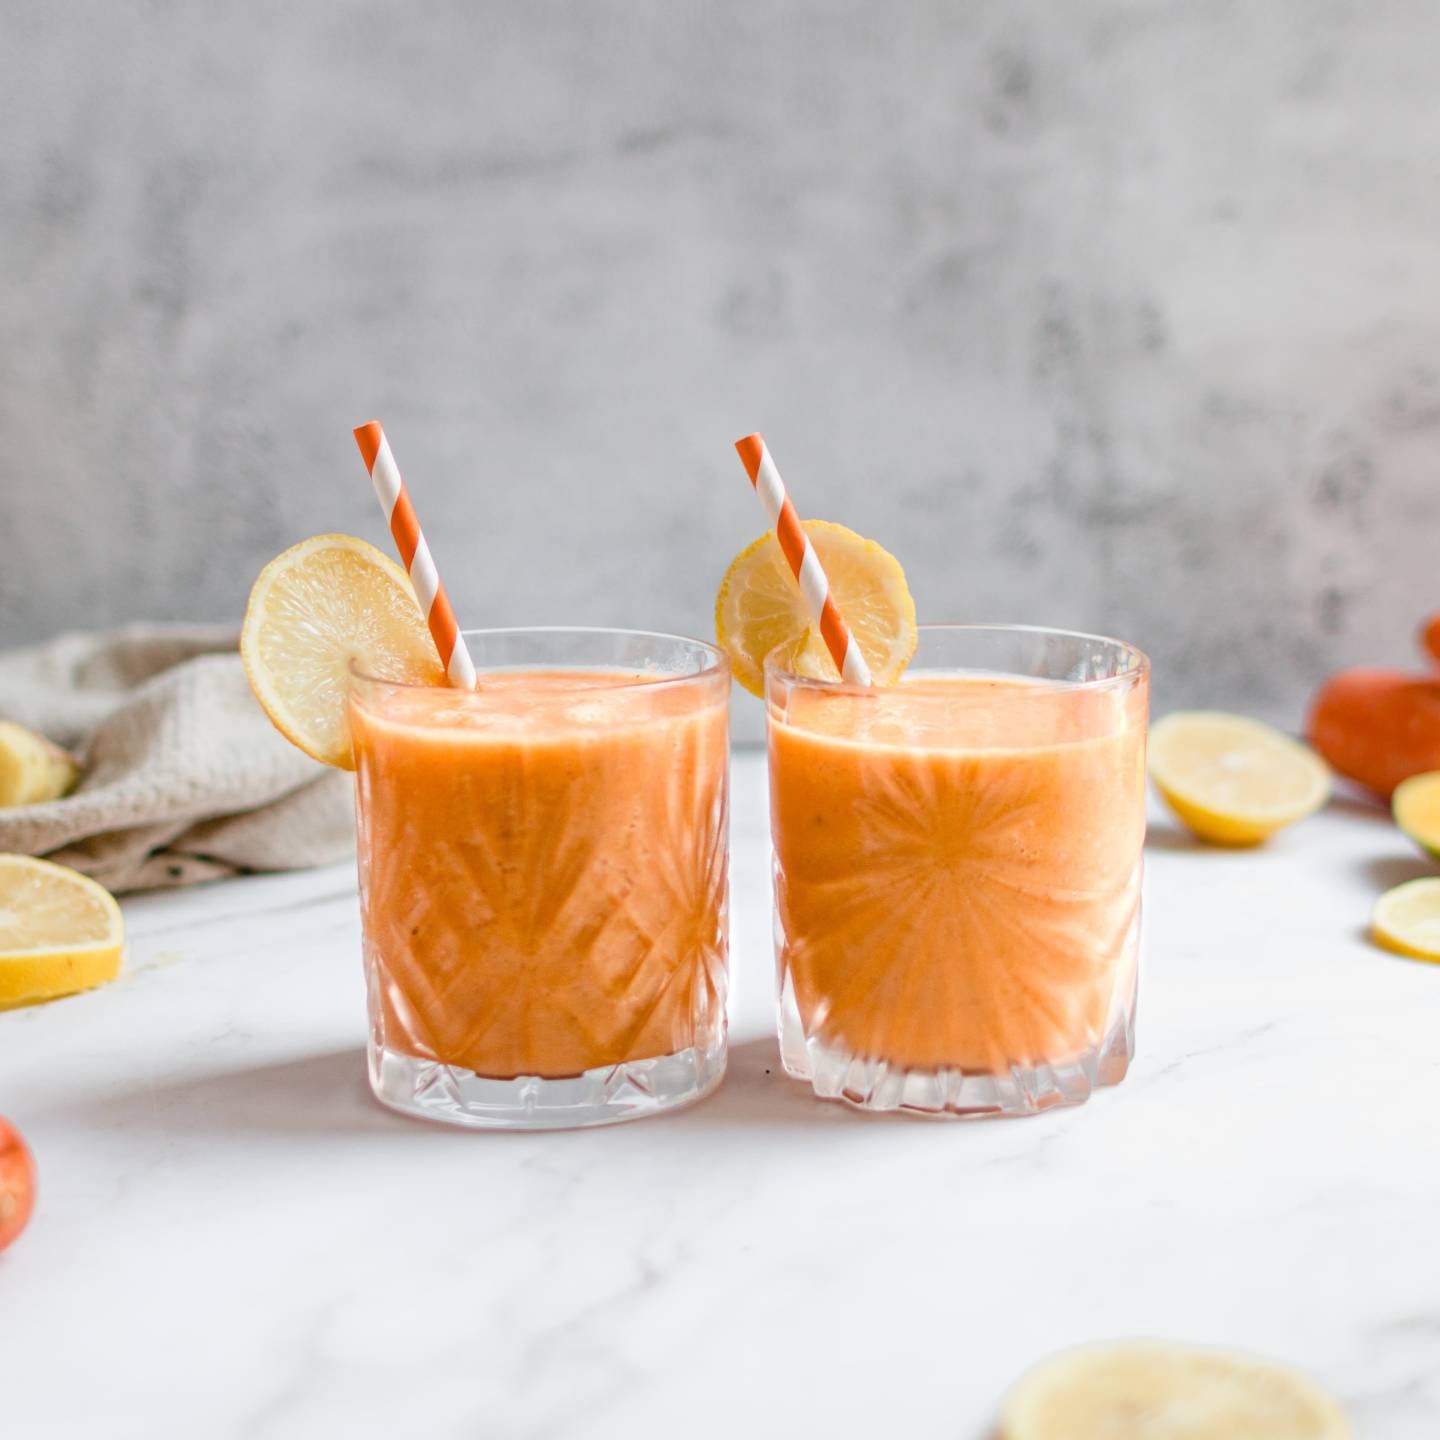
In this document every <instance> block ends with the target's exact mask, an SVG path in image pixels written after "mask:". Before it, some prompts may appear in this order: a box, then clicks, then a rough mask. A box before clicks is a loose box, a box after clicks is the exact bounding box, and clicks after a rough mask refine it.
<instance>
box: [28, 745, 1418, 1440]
mask: <svg viewBox="0 0 1440 1440" xmlns="http://www.w3.org/2000/svg"><path fill="white" fill-rule="evenodd" d="M734 817H735V819H734V859H733V869H732V885H733V895H734V904H733V929H732V946H733V973H734V991H733V1003H732V1022H731V1024H732V1028H731V1036H732V1049H731V1062H730V1072H729V1076H728V1078H727V1081H726V1083H725V1085H724V1086H723V1087H722V1089H721V1090H720V1092H719V1093H718V1094H717V1095H716V1096H714V1097H713V1098H712V1099H711V1100H709V1101H708V1102H706V1103H705V1104H702V1105H700V1106H697V1107H695V1108H693V1109H691V1110H688V1111H685V1112H682V1113H680V1114H677V1115H673V1116H670V1117H666V1118H663V1119H659V1120H651V1121H646V1122H643V1123H640V1124H636V1125H629V1126H621V1127H617V1128H612V1129H607V1130H601V1131H591V1132H583V1133H559V1134H535V1135H523V1134H521V1135H505V1134H502V1135H484V1134H467V1133H460V1132H451V1131H448V1130H444V1129H441V1128H438V1127H431V1126H427V1125H425V1124H420V1123H416V1122H412V1121H407V1120H403V1119H400V1118H399V1117H395V1116H392V1115H390V1114H389V1113H388V1112H386V1111H384V1110H382V1109H381V1108H380V1107H379V1106H378V1105H376V1104H375V1103H374V1102H373V1101H372V1100H371V1099H370V1098H369V1094H368V1091H367V1089H366V1085H365V1078H364V1063H363V1049H362V1046H363V1040H364V995H363V987H362V983H361V975H360V963H359V956H358V943H359V941H358V919H357V913H356V903H355V894H354V877H353V873H352V872H351V870H349V869H348V868H340V869H333V870H327V871H317V872H312V873H308V874H297V875H286V876H278V877H270V878H257V879H250V880H237V881H230V882H226V883H222V884H219V885H215V886H211V887H203V888H199V889H195V890H191V891H186V892H180V893H175V894H162V895H152V896H142V897H138V898H136V899H133V900H131V901H128V902H127V903H126V905H125V911H126V918H127V922H128V926H129V935H130V953H129V960H128V969H127V972H126V974H125V975H124V976H123V977H122V978H121V980H119V981H118V982H117V983H115V984H114V985H112V986H110V987H108V988H107V989H104V990H102V991H98V992H95V993H92V994H89V995H85V996H81V997H77V998H75V999H72V1000H67V1001H62V1002H59V1003H57V1004H53V1005H50V1006H45V1007H37V1008H34V1009H29V1010H21V1011H15V1012H12V1013H9V1014H4V1015H0V1112H3V1113H6V1114H8V1115H9V1116H10V1118H12V1119H13V1120H14V1121H15V1122H16V1123H17V1124H18V1125H19V1126H20V1127H21V1128H22V1129H23V1131H24V1132H25V1134H26V1136H27V1137H28V1139H29V1141H30V1143H31V1145H32V1147H33V1149H34V1150H35V1153H36V1157H37V1162H38V1165H39V1168H40V1177H41V1191H40V1200H39V1205H38V1207H37V1210H36V1214H35V1218H34V1220H33V1222H32V1224H31V1227H30V1229H29V1231H28V1232H27V1233H26V1234H25V1235H24V1237H23V1238H22V1239H21V1240H20V1241H19V1242H18V1243H17V1244H16V1245H15V1246H14V1247H13V1248H12V1249H11V1250H10V1251H9V1252H8V1253H7V1254H6V1255H5V1256H4V1257H3V1259H0V1432H3V1433H4V1434H5V1435H6V1436H7V1437H14V1440H30V1437H42V1436H43V1437H47V1440H53V1437H66V1436H71V1435H77V1436H78V1435H81V1434H90V1433H92V1431H94V1430H95V1429H97V1428H102V1429H103V1431H104V1432H105V1433H106V1434H107V1435H108V1436H110V1437H112V1440H126V1437H145V1440H158V1437H169V1436H186V1437H195V1436H204V1437H207V1440H242V1437H243V1440H277V1437H306V1440H309V1437H324V1436H331V1435H337V1436H339V1435H343V1436H346V1437H363V1436H372V1435H373V1436H382V1435H384V1436H391V1435H424V1436H426V1437H430V1440H442V1437H452V1436H453V1437H467V1440H470V1437H480V1440H511V1437H514V1440H539V1437H552V1436H556V1437H560V1436H564V1437H570V1436H582V1437H610V1436H616V1437H620V1436H627V1437H628V1436H661V1435H665V1434H669V1433H672V1432H673V1433H675V1434H677V1435H684V1436H686V1437H687V1440H704V1437H710V1436H716V1437H721V1436H732V1435H754V1436H770V1435H776V1434H779V1433H782V1431H786V1430H793V1431H794V1432H795V1433H801V1432H802V1430H803V1431H805V1432H810V1433H815V1434H827V1435H837V1436H847V1437H849V1436H877V1437H887V1440H888V1437H892V1436H906V1437H930V1436H935V1437H942V1436H943V1437H950V1440H956V1437H958V1440H972V1437H973V1440H980V1437H982V1436H984V1435H985V1434H986V1433H987V1432H988V1430H989V1427H990V1425H991V1422H992V1419H993V1416H994V1411H995V1406H996V1403H997V1401H998V1399H999V1397H1000V1395H1001V1394H1002V1392H1003V1391H1004V1389H1005V1387H1006V1386H1007V1385H1008V1384H1009V1382H1010V1381H1011V1379H1012V1378H1013V1377H1014V1376H1015V1375H1016V1374H1017V1373H1018V1372H1020V1371H1021V1370H1023V1369H1024V1368H1025V1367H1026V1366H1027V1365H1028V1364H1030V1363H1031V1362H1032V1361H1034V1360H1036V1359H1037V1358H1039V1357H1040V1356H1042V1355H1044V1354H1046V1353H1047V1352H1049V1351H1051V1350H1054V1349H1056V1348H1058V1347H1062V1346H1066V1345H1071V1344H1074V1343H1076V1342H1079V1341H1084V1340H1090V1339H1097V1338H1105V1337H1114V1336H1129V1335H1147V1336H1162V1337H1174V1338H1180V1339H1189V1340H1196V1341H1205V1342H1221V1343H1225V1344H1228V1345H1232V1346H1239V1347H1243V1348H1245V1349H1249V1350H1254V1351H1258V1352H1261V1353H1263V1354H1268V1355H1271V1356H1274V1357H1277V1358H1280V1359H1283V1360H1287V1361H1290V1362H1293V1363H1295V1364H1298V1365H1300V1366H1302V1367H1304V1368H1306V1369H1308V1370H1309V1371H1311V1372H1312V1373H1313V1374H1314V1375H1316V1376H1317V1377H1318V1378H1319V1379H1321V1380H1322V1381H1323V1382H1324V1383H1325V1384H1327V1385H1328V1386H1329V1387H1330V1388H1331V1389H1333V1390H1334V1391H1335V1392H1336V1393H1337V1394H1338V1395H1339V1396H1340V1397H1341V1398H1342V1399H1343V1400H1344V1401H1345V1403H1346V1404H1347V1406H1348V1407H1349V1408H1350V1411H1351V1413H1352V1416H1353V1418H1354V1421H1355V1426H1356V1433H1357V1434H1358V1435H1360V1436H1363V1437H1373V1440H1390V1437H1395V1440H1415V1437H1424V1436H1430V1435H1434V1434H1436V1433H1437V1431H1440V1420H1437V1416H1440V1239H1437V1237H1440V969H1437V968H1436V967H1431V966H1426V965H1423V964H1416V963H1412V962H1407V961H1403V960H1399V959H1395V958H1391V957H1389V956H1387V955H1385V954H1383V953H1381V952H1379V951H1377V950H1375V949H1373V948H1372V947H1371V946H1370V945H1369V944H1368V943H1367V942H1366V940H1365V939H1364V924H1365V919H1366V916H1367V914H1368V911H1369V908H1370V905H1371V903H1372V900H1373V898H1374V896H1375V895H1376V894H1377V893H1378V891H1379V890H1380V889H1381V888H1382V887H1385V886H1388V885H1391V884H1395V883H1397V882H1399V881H1400V880H1403V879H1407V878H1410V877H1411V876H1413V875H1417V874H1420V873H1424V871H1425V868H1426V867H1425V865H1424V863H1423V862H1422V861H1421V860H1420V859H1419V857H1417V856H1415V855H1414V854H1413V853H1412V852H1411V851H1410V850H1409V848H1408V847H1407V844H1406V842H1405V841H1404V839H1403V837H1401V836H1400V835H1399V834H1398V833H1397V832H1396V831H1395V830H1394V829H1393V828H1392V827H1391V826H1390V825H1389V824H1388V822H1386V820H1385V819H1384V818H1383V816H1381V814H1380V812H1378V811H1372V810H1368V809H1367V808H1365V807H1363V806H1361V805H1360V804H1358V803H1354V802H1344V801H1342V802H1338V803H1337V804H1336V805H1334V806H1332V808H1331V809H1330V810H1329V811H1328V812H1327V813H1326V814H1324V815H1322V816H1320V817H1318V818H1316V819H1315V820H1313V821H1310V822H1308V823H1307V824H1305V825H1303V826H1301V827H1298V828H1297V829H1295V830H1293V831H1291V832H1289V833H1288V834H1286V835H1284V836H1281V837H1280V838H1279V839H1277V840H1276V841H1275V842H1274V843H1273V844H1272V845H1271V846H1270V847H1269V848H1267V849H1266V850H1265V851H1263V852H1258V853H1249V854H1231V853H1224V852H1218V851H1210V850H1204V849H1201V848H1198V847H1196V846H1194V845H1193V844H1191V843H1190V842H1189V841H1187V840H1186V839H1185V838H1184V837H1183V836H1181V835H1180V834H1179V833H1178V832H1177V831H1175V830H1174V829H1173V828H1171V827H1170V826H1169V824H1168V822H1166V821H1165V820H1164V819H1163V818H1162V817H1157V823H1156V826H1155V829H1154V831H1153V833H1152V838H1151V844H1150V847H1149V872H1148V879H1147V911H1146V931H1147V933H1146V942H1145V968H1144V971H1143V978H1142V983H1141V1000H1140V1022H1139V1048H1138V1056H1137V1060H1136V1063H1135V1065H1134V1067H1133V1068H1132V1070H1131V1072H1130V1076H1129V1078H1128V1079H1127V1080H1126V1081H1125V1083H1124V1084H1123V1085H1122V1086H1121V1087H1120V1088H1119V1089H1116V1090H1111V1091H1104V1092H1101V1093H1100V1095H1099V1096H1098V1097H1097V1098H1096V1099H1094V1100H1092V1101H1091V1102H1090V1104H1088V1105H1086V1106H1084V1107H1082V1108H1080V1109H1077V1110H1072V1111H1064V1112H1053V1113H1050V1114H1048V1115H1044V1116H1040V1117H1037V1118H1033V1119H1026V1120H1016V1121H990V1122H980V1123H972V1124H949V1125H945V1124H937V1123H933V1122H924V1121H915V1120H904V1119H897V1118H894V1117H875V1116H867V1115H861V1114H856V1113H852V1112H850V1111H849V1110H847V1109H845V1108H843V1107H840V1106H836V1105H832V1104H822V1103H821V1102H818V1101H816V1100H814V1099H812V1098H811V1096H810V1094H809V1091H808V1090H807V1089H806V1088H804V1087H802V1086H800V1085H799V1084H797V1083H795V1082H793V1081H790V1080H787V1079H786V1078H785V1077H784V1076H783V1075H782V1074H781V1073H780V1070H779V1065H778V1060H777V1055H776V1050H775V1043H774V1040H773V1037H772V998H771V991H772V980H771V959H770V901H769V891H768V862H767V853H766V838H765V837H766V828H765V804H764V772H763V760H762V757H760V756H759V755H755V754H746V755H741V756H739V757H737V762H736V767H735V804H734Z"/></svg>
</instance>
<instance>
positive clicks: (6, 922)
mask: <svg viewBox="0 0 1440 1440" xmlns="http://www.w3.org/2000/svg"><path fill="white" fill-rule="evenodd" d="M124 948H125V924H124V921H123V920H121V918H120V907H119V906H118V905H117V904H116V903H115V897H114V896H113V895H111V894H110V892H109V891H108V890H106V889H105V888H104V887H103V886H101V885H97V884H96V883H95V881H93V880H91V879H89V878H88V877H87V876H84V875H81V874H80V873H79V872H78V871H75V870H70V869H67V868H66V867H65V866H64V865H53V864H51V862H50V861H48V860H36V859H35V858H34V857H33V856H30V855H0V1008H8V1007H10V1006H12V1005H26V1004H29V1003H30V1002H31V1001H34V1000H50V999H53V998H54V997H55V996H57V995H70V994H73V993H74V992H75V991H77V990H89V989H91V988H92V987H93V986H95V985H103V984H104V983H105V982H106V981H107V980H113V979H114V978H115V977H116V975H118V974H119V973H120V956H121V953H122V951H123V950H124Z"/></svg>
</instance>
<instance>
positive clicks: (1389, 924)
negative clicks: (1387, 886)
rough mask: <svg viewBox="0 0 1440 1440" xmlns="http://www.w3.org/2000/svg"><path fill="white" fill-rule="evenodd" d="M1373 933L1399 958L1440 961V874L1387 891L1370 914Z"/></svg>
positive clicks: (1423, 877) (1371, 931)
mask: <svg viewBox="0 0 1440 1440" xmlns="http://www.w3.org/2000/svg"><path fill="white" fill-rule="evenodd" d="M1370 934H1371V937H1372V938H1373V939H1374V941H1375V943H1376V944H1377V945H1380V946H1383V947H1384V948H1385V949H1386V950H1390V951H1393V952H1394V953H1395V954H1396V955H1408V956H1409V957H1410V958H1411V959H1412V960H1434V961H1440V875H1424V876H1422V877H1421V878H1420V879H1419V880H1407V881H1406V882H1405V883H1404V884H1403V885H1397V886H1396V887H1395V888H1394V889H1393V890H1387V891H1386V892H1385V893H1384V894H1383V895H1382V896H1381V897H1380V898H1379V899H1378V900H1377V901H1376V902H1375V909H1374V910H1373V911H1371V913H1370Z"/></svg>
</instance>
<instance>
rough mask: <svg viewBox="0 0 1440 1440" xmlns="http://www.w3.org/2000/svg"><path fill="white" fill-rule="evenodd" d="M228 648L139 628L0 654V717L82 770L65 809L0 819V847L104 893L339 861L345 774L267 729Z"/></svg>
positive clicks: (210, 635)
mask: <svg viewBox="0 0 1440 1440" xmlns="http://www.w3.org/2000/svg"><path fill="white" fill-rule="evenodd" d="M235 646H236V637H235V632H234V631H232V630H217V629H208V628H202V627H198V626H177V625H166V626H153V625H147V626H132V627H130V628H128V629H124V630H119V631H115V632H112V633H110V634H101V635H84V634H70V635H61V636H59V637H58V638H56V639H54V640H51V641H49V642H47V643H46V644H44V645H37V646H33V647H31V648H29V649H24V650H11V651H8V652H5V653H0V718H4V719H7V720H15V721H18V722H19V723H20V724H21V725H27V726H29V727H30V729H32V730H38V731H39V732H40V733H41V734H42V735H47V736H48V737H49V738H50V739H52V740H54V741H56V742H57V743H59V744H61V745H64V746H66V747H68V748H69V749H72V750H74V751H75V752H76V753H77V755H78V757H79V759H80V762H81V764H82V766H83V767H84V773H83V775H82V777H81V780H80V784H79V786H78V788H77V789H76V790H75V792H74V793H73V794H71V795H68V796H66V797H65V799H63V800H54V801H51V802H50V803H49V804H45V805H23V806H18V807H16V808H14V809H0V851H20V852H22V853H25V854H30V855H45V856H48V857H49V858H50V859H52V860H58V861H59V862H61V863H62V864H64V865H73V866H74V867H75V869H77V870H83V871H84V872H85V874H87V875H93V876H94V877H95V879H97V880H98V881H100V883H101V884H102V885H105V886H107V887H108V888H109V889H111V890H115V891H122V890H142V889H149V888H151V887H154V886H161V885H187V884H190V883H192V882H194V881H197V880H211V879H214V878H215V877H217V876H220V875H231V874H234V873H236V872H237V871H241V870H290V869H295V868H299V867H301V866H307V865H323V864H326V863H328V862H330V861H333V860H340V859H343V858H345V857H346V856H347V855H349V854H351V853H352V852H353V849H354V843H355V825H354V811H353V798H352V786H351V782H350V777H349V776H348V775H344V774H342V773H341V772H339V771H337V770H331V769H329V768H328V767H326V766H324V765H319V764H317V763H316V762H315V761H313V760H311V759H309V758H308V757H306V756H305V755H303V754H301V752H300V751H299V750H297V749H295V747H294V746H293V745H291V744H290V743H289V742H288V741H287V740H285V739H284V738H283V737H282V736H281V735H280V734H279V733H278V732H277V731H276V730H275V728H274V727H273V726H272V725H271V724H270V722H269V720H268V719H266V717H265V714H264V712H263V711H262V710H261V709H260V706H259V705H258V704H257V703H256V701H255V697H254V696H253V695H251V693H250V687H249V685H248V684H247V683H246V680H245V672H244V670H243V668H242V667H241V664H240V656H239V654H238V653H237V652H236V648H235Z"/></svg>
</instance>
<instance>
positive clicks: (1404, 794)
mask: <svg viewBox="0 0 1440 1440" xmlns="http://www.w3.org/2000/svg"><path fill="white" fill-rule="evenodd" d="M1390 807H1391V810H1392V812H1393V814H1394V816H1395V823H1396V824H1397V825H1398V826H1399V827H1400V828H1401V829H1402V830H1403V831H1404V832H1405V833H1406V834H1407V835H1408V836H1409V837H1410V838H1411V839H1412V840H1413V841H1414V842H1415V843H1416V844H1417V845H1418V846H1419V847H1420V848H1421V849H1422V850H1425V851H1427V852H1428V853H1429V854H1431V855H1433V856H1434V857H1435V859H1437V860H1440V770H1431V771H1429V772H1428V773H1426V774H1424V775H1412V776H1411V777H1410V778H1409V779H1408V780H1402V781H1401V782H1400V784H1399V785H1397V786H1396V787H1395V793H1394V795H1392V796H1391V797H1390Z"/></svg>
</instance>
